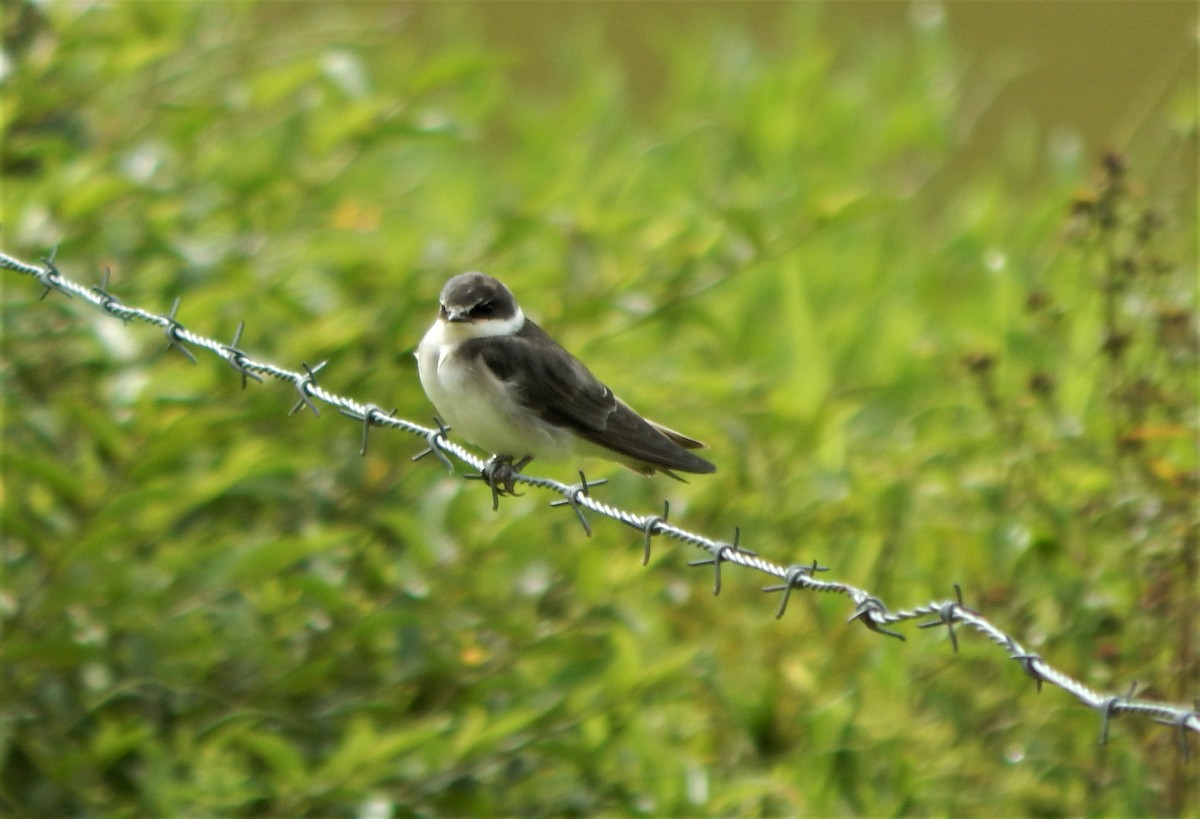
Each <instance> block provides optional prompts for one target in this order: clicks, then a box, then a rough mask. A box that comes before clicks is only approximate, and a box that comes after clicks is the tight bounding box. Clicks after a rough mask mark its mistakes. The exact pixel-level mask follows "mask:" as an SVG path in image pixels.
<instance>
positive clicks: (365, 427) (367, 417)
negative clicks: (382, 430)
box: [338, 404, 416, 461]
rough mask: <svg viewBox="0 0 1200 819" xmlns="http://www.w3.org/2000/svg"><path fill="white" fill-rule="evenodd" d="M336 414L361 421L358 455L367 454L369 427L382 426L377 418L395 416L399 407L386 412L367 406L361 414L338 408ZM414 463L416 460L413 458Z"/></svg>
mask: <svg viewBox="0 0 1200 819" xmlns="http://www.w3.org/2000/svg"><path fill="white" fill-rule="evenodd" d="M338 412H340V413H341V414H342V415H344V416H346V417H347V418H353V419H354V420H355V421H362V446H360V447H359V450H358V454H359V455H364V456H365V455H366V454H367V433H369V432H370V431H371V427H376V426H382V424H380V422H379V420H378V419H379V417H381V416H385V415H395V414H396V413H397V412H399V407H396V408H393V409H392V411H391V412H387V411H386V410H384V408H383V407H381V406H379V405H378V404H367V405H366V406H365V407H363V410H362V412H359V411H358V410H356V409H353V408H350V407H338ZM413 460H414V461H415V460H416V458H413Z"/></svg>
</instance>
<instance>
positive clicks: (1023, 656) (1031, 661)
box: [1008, 643, 1046, 694]
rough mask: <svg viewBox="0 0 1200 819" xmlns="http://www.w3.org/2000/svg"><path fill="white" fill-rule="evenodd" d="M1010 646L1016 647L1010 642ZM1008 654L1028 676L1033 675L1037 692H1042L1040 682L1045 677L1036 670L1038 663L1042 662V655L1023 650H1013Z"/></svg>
mask: <svg viewBox="0 0 1200 819" xmlns="http://www.w3.org/2000/svg"><path fill="white" fill-rule="evenodd" d="M1011 646H1012V647H1013V648H1014V649H1015V648H1017V646H1016V644H1015V643H1012V644H1011ZM1010 650H1012V649H1010ZM1008 656H1009V659H1013V660H1016V661H1017V662H1018V663H1019V664H1020V666H1021V669H1022V670H1023V671H1024V672H1025V673H1026V674H1028V675H1029V676H1030V677H1033V682H1034V685H1036V686H1037V692H1038V693H1039V694H1040V693H1042V682H1044V681H1045V679H1046V678H1045V677H1043V676H1042V672H1040V671H1038V664H1039V663H1041V662H1042V655H1041V654H1030V653H1027V652H1024V651H1014V653H1011V654H1009V655H1008Z"/></svg>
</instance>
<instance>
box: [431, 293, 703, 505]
mask: <svg viewBox="0 0 1200 819" xmlns="http://www.w3.org/2000/svg"><path fill="white" fill-rule="evenodd" d="M416 358H417V370H418V372H419V374H420V377H421V386H422V388H424V390H425V394H426V395H427V396H429V400H430V401H431V402H433V405H434V407H435V408H436V409H437V411H438V413H439V415H440V417H441V419H442V420H443V421H444V422H445V423H446V424H448V425H449V426H450V428H451V429H453V430H454V431H455V432H457V433H458V434H459V435H461V436H462V437H463V438H465V439H466V440H467V441H469V442H471V443H473V444H475V445H477V446H479V447H482V448H483V449H486V450H488V451H489V452H492V453H494V456H493V459H492V462H491V464H490V465H492V466H495V465H497V464H499V465H501V466H503V467H505V468H507V469H510V470H511V471H509V472H505V473H503V474H505V475H506V478H505V479H502V480H506V481H507V484H506V486H505V487H504V488H505V489H506V490H507V493H508V494H511V493H512V475H513V474H515V473H517V472H520V470H521V469H523V468H524V467H525V466H526V465H527V464H529V462H530V461H532V460H534V459H535V458H536V459H545V460H548V461H562V460H566V459H568V458H570V457H572V456H573V455H576V454H580V455H588V456H598V457H601V458H604V459H607V460H610V461H616V462H618V463H620V464H623V465H624V466H626V467H628V468H630V469H632V470H633V471H634V472H637V473H639V474H642V475H653V474H654V473H656V472H662V473H664V474H666V475H669V476H670V477H672V478H675V479H676V480H683V478H681V477H679V475H677V474H676V473H677V472H686V473H696V474H700V473H708V472H715V471H716V467H715V466H713V464H711V463H709V462H708V461H706V460H705V459H703V458H701V457H700V456H699V455H696V454H695V453H694V452H692V451H691V450H694V449H699V448H701V447H703V446H704V444H702V443H701V442H700V441H697V440H696V439H694V438H690V437H688V436H687V435H684V434H683V433H680V432H676V431H675V430H673V429H670V428H669V427H665V426H663V425H662V424H658V423H655V422H654V421H650V420H648V419H646V418H644V417H642V416H641V415H639V414H638V413H637V412H635V411H634V410H633V409H631V408H630V407H629V405H628V404H626V403H625V402H624V401H622V400H621V399H620V398H618V397H617V396H615V395H614V394H613V392H612V390H610V389H609V388H608V387H607V386H605V385H604V384H603V383H601V382H600V380H599V379H597V378H596V377H595V376H594V375H592V373H591V372H590V371H589V370H588V369H587V367H585V366H584V365H583V364H582V363H580V362H579V360H578V359H576V358H575V357H574V356H573V355H571V354H570V353H568V352H567V351H566V350H564V349H563V348H562V347H561V346H559V344H558V343H557V342H556V341H555V340H554V339H552V338H551V337H550V336H549V335H547V334H546V332H545V331H544V330H542V328H541V327H538V326H537V324H535V323H534V322H533V321H531V320H530V319H528V318H526V317H525V313H524V311H522V310H521V307H520V305H518V304H517V300H516V299H515V298H514V297H513V294H512V292H510V291H509V289H508V288H507V287H505V286H504V285H503V284H502V283H501V282H500V281H499V280H497V279H494V278H492V277H491V276H487V275H484V274H483V273H463V274H461V275H458V276H455V277H453V278H452V279H450V280H449V281H448V282H446V286H445V287H444V288H442V293H441V296H440V298H439V305H438V315H437V319H436V320H435V321H434V323H433V326H432V327H430V328H429V331H428V332H427V333H425V337H424V338H423V339H421V343H420V345H419V346H418V347H417V352H416ZM485 476H486V477H487V479H488V480H489V482H490V483H491V484H492V487H493V491H495V489H496V483H495V481H494V480H493V476H492V474H491V473H490V472H488V470H485Z"/></svg>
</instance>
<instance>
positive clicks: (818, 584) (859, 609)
mask: <svg viewBox="0 0 1200 819" xmlns="http://www.w3.org/2000/svg"><path fill="white" fill-rule="evenodd" d="M56 255H57V247H56V248H54V249H52V250H51V252H50V254H49V255H48V256H47V257H45V258H44V259H42V264H41V265H40V266H39V265H37V264H31V263H29V262H25V261H22V260H20V259H16V258H14V257H12V256H9V255H8V254H6V253H3V252H0V268H4V269H7V270H13V271H16V272H18V273H21V274H23V275H27V276H29V277H31V278H33V279H35V280H36V281H37V282H38V283H40V284H41V285H42V287H43V288H45V290H44V292H43V293H42V296H41V297H44V296H45V295H46V294H47V293H49V291H50V290H57V291H59V292H61V293H63V294H64V295H65V296H68V297H74V296H79V297H80V298H81V299H82V300H84V301H87V302H88V303H90V304H92V305H95V306H96V307H98V308H100V309H102V310H104V311H105V312H106V313H108V314H109V315H111V316H113V317H114V318H118V319H121V320H122V321H126V322H128V321H132V320H135V319H136V320H137V321H141V322H144V323H147V324H152V325H155V326H157V327H159V328H162V329H163V330H164V331H165V332H166V335H167V339H168V342H169V344H170V346H176V347H178V348H179V349H180V350H182V351H183V352H184V354H185V355H186V356H187V357H188V358H189V359H190V360H192V361H195V357H194V356H192V355H191V351H190V348H189V347H185V346H184V342H186V343H187V344H188V345H190V347H194V348H203V349H206V350H208V351H209V352H211V353H213V354H214V355H216V356H219V357H220V358H222V359H223V360H225V361H226V362H228V363H229V364H230V365H231V366H233V367H234V369H235V370H237V371H238V372H240V373H242V374H243V376H244V378H251V377H254V378H255V379H256V380H261V379H258V378H257V377H256V375H255V374H259V375H263V376H270V377H271V378H274V379H276V380H278V381H284V382H287V383H289V384H291V385H292V386H293V387H294V388H295V389H296V391H297V392H298V393H299V394H300V400H299V402H298V403H297V404H296V405H295V406H294V407H293V408H292V413H295V412H298V411H299V410H300V409H302V408H303V407H305V406H308V407H309V408H311V409H312V410H313V412H314V413H316V412H317V408H316V406H315V404H314V400H316V401H320V402H322V403H325V404H328V405H330V406H333V407H337V408H339V409H342V410H351V411H352V412H351V413H347V414H348V415H350V417H353V418H357V419H358V420H360V421H361V422H362V423H363V425H364V432H365V430H366V428H367V427H370V426H388V427H391V428H394V429H398V430H401V431H404V432H407V433H409V434H411V435H416V436H419V437H421V438H423V439H424V441H425V443H426V444H427V446H428V449H427V450H425V451H423V452H422V453H419V454H418V455H417V456H414V458H415V459H417V458H421V457H424V456H425V455H428V454H430V453H433V454H435V455H436V456H437V457H438V459H439V460H441V461H442V462H443V463H445V464H446V465H447V466H448V468H450V469H451V471H453V465H452V463H451V461H450V458H449V457H448V456H453V457H454V458H456V459H457V460H458V461H460V462H462V463H465V464H467V465H469V466H471V467H473V468H474V469H476V470H479V474H478V475H468V476H467V477H468V478H474V479H477V480H478V479H483V480H488V476H489V475H490V476H491V477H492V480H489V484H490V485H491V489H492V508H493V509H498V508H499V496H500V494H501V493H503V494H515V492H514V490H515V488H516V484H518V483H520V484H525V485H527V486H534V487H537V488H541V489H548V490H550V491H552V492H556V493H558V495H560V496H561V497H562V498H563V499H565V500H564V501H563V503H565V504H566V505H570V506H571V507H572V509H573V510H574V511H575V514H576V516H577V517H578V518H579V520H580V523H581V524H582V525H583V527H584V531H585V532H587V533H588V534H589V535H590V534H591V527H590V525H589V524H588V522H587V520H586V518H585V517H584V512H585V511H590V512H594V513H596V514H598V515H601V516H603V517H605V518H608V519H610V520H614V521H617V522H619V523H622V524H624V525H626V526H629V527H630V528H632V529H635V530H637V531H639V532H641V534H642V538H643V563H647V562H648V561H649V556H650V541H651V539H653V538H654V537H655V536H657V535H667V536H668V537H670V538H672V539H673V540H675V541H678V542H681V543H686V544H689V545H691V546H694V547H696V548H699V549H702V550H704V551H706V552H708V556H707V558H706V559H705V560H703V561H699V562H698V563H697V564H696V565H707V564H710V563H711V564H712V565H713V566H714V570H713V573H714V589H715V591H719V590H720V567H721V565H722V564H725V563H733V564H736V565H737V566H739V567H742V568H746V569H752V570H754V571H758V572H762V573H763V574H767V575H771V576H772V577H775V578H781V579H782V580H783V581H784V582H783V584H782V585H778V586H769V587H766V588H765V589H764V590H765V591H772V592H773V591H782V592H783V598H782V600H781V601H780V603H781V605H780V607H779V611H778V613H777V615H776V617H777V618H781V617H782V616H783V613H784V611H785V610H786V608H787V604H788V601H789V600H790V597H791V592H792V590H793V589H804V590H806V591H813V592H832V593H836V594H840V595H843V596H845V597H847V598H848V599H850V600H852V601H854V602H855V603H856V608H855V611H854V614H853V615H852V617H851V618H850V619H852V620H854V619H858V620H862V621H863V623H864V624H865V625H866V626H867V627H868V628H871V629H872V630H874V631H879V632H881V633H883V634H888V635H891V636H895V637H900V638H901V639H903V637H901V636H900V635H899V634H896V633H895V632H892V631H889V630H887V629H886V628H885V626H890V625H893V624H895V623H899V622H907V621H910V620H917V619H919V618H930V617H933V618H936V619H935V620H933V621H931V622H928V623H926V624H924V625H925V626H927V627H930V628H932V627H933V626H935V625H945V626H946V627H947V630H948V631H949V632H950V635H951V637H950V639H951V642H952V644H954V646H955V648H956V649H957V640H958V637H959V636H960V635H959V631H961V629H957V630H956V628H952V625H953V626H954V627H961V628H965V629H970V630H971V631H973V632H975V633H977V634H980V635H982V636H983V637H985V638H987V639H988V640H990V641H991V642H993V643H995V644H996V645H998V646H1000V647H1001V648H1002V649H1004V650H1006V651H1007V652H1008V655H1009V657H1011V658H1012V659H1014V660H1016V661H1017V662H1018V663H1019V664H1020V665H1021V668H1022V669H1023V670H1024V671H1025V673H1026V674H1028V675H1029V676H1030V677H1032V678H1033V679H1034V681H1035V682H1036V684H1037V687H1038V690H1041V687H1042V684H1043V683H1048V684H1050V685H1053V686H1055V687H1057V688H1061V689H1062V690H1064V691H1066V692H1068V693H1070V694H1071V695H1072V696H1074V697H1075V698H1076V699H1077V700H1078V701H1079V702H1080V703H1081V704H1083V705H1084V706H1086V707H1087V708H1090V709H1092V710H1095V711H1097V712H1099V713H1100V714H1101V715H1102V718H1103V720H1104V724H1103V727H1102V737H1101V739H1102V741H1104V740H1106V739H1107V736H1108V722H1109V720H1110V719H1111V718H1112V717H1114V716H1117V715H1118V714H1127V713H1135V714H1141V715H1143V716H1146V717H1149V718H1151V719H1153V720H1154V721H1156V722H1161V723H1163V724H1164V725H1170V726H1175V727H1177V728H1178V731H1179V735H1180V753H1181V754H1183V755H1184V756H1185V758H1186V756H1187V754H1188V753H1190V751H1189V749H1188V746H1187V741H1186V740H1187V732H1195V733H1200V703H1196V704H1195V705H1194V706H1190V707H1189V706H1180V705H1173V704H1170V703H1162V702H1153V701H1149V700H1138V699H1135V698H1134V689H1130V691H1129V693H1128V695H1126V696H1123V697H1122V696H1105V695H1104V694H1102V693H1099V692H1097V691H1094V690H1093V689H1091V688H1090V687H1088V686H1087V685H1085V684H1084V683H1083V682H1081V681H1080V680H1078V679H1075V678H1074V677H1071V676H1069V675H1067V674H1065V673H1063V672H1061V671H1059V670H1058V669H1056V668H1054V667H1053V666H1051V665H1049V664H1048V663H1047V662H1046V661H1045V660H1043V659H1042V657H1041V656H1040V655H1038V654H1034V653H1031V652H1029V651H1027V650H1026V649H1025V648H1023V647H1022V646H1021V645H1020V643H1018V642H1017V641H1016V639H1014V638H1013V637H1012V636H1011V635H1009V634H1007V633H1006V632H1005V631H1003V630H1002V629H1000V628H999V627H997V626H996V625H994V624H992V623H991V622H990V621H988V620H987V619H985V618H984V617H983V616H982V615H981V614H980V613H979V612H977V611H974V610H973V609H970V608H967V607H966V606H965V605H963V599H962V593H961V590H960V589H959V587H958V586H955V600H953V601H949V602H941V603H931V604H928V605H925V606H921V607H918V608H916V609H913V610H902V611H889V610H888V609H887V608H886V607H885V606H884V604H883V602H882V601H881V600H879V599H878V598H876V597H874V596H872V595H870V594H869V593H868V592H866V591H865V590H863V589H860V588H857V587H855V586H853V585H851V584H849V583H844V582H839V581H826V580H817V579H816V578H815V575H816V573H817V572H823V571H827V570H828V569H827V568H826V567H822V566H819V565H817V563H816V562H813V563H812V564H811V565H807V564H806V565H799V566H785V565H780V564H777V563H773V562H771V561H768V560H765V559H763V558H761V557H758V556H757V555H756V554H755V553H754V552H751V551H748V550H746V549H742V548H741V547H740V546H739V545H738V541H739V539H740V530H738V529H735V530H734V540H733V543H726V542H723V541H719V540H714V539H712V538H708V537H705V536H704V535H702V534H699V533H697V532H692V531H689V530H687V529H684V528H682V527H679V526H676V525H673V524H669V523H668V522H667V518H668V515H669V512H670V506H669V504H667V503H664V504H663V514H662V515H649V516H644V515H638V514H635V513H632V512H628V511H626V510H624V509H620V508H616V507H613V506H610V505H609V504H606V503H604V502H603V501H601V500H598V499H596V498H595V497H594V496H592V495H591V493H590V491H589V490H590V488H591V487H593V486H597V485H599V483H600V482H596V483H589V482H588V481H587V480H586V478H585V477H584V475H583V474H582V473H580V476H579V477H580V483H578V484H566V483H562V482H560V481H556V480H553V479H551V478H543V477H533V476H525V475H521V474H520V469H521V468H522V467H523V466H525V464H526V463H527V461H526V462H522V463H520V464H515V465H514V464H512V463H511V459H509V462H508V463H507V464H497V463H495V461H496V459H495V458H493V459H492V460H491V461H488V460H487V459H484V458H482V457H480V456H479V455H478V454H477V453H474V452H471V451H470V450H467V449H465V448H464V447H462V446H460V445H459V444H458V443H457V442H455V441H453V440H450V438H449V437H448V435H447V433H448V432H449V429H448V428H447V427H446V426H445V425H444V424H442V422H441V421H438V422H437V428H436V429H429V428H427V427H425V426H422V425H420V424H415V423H413V422H412V421H408V420H406V419H403V418H398V417H392V416H386V417H385V414H384V413H382V412H381V411H380V410H379V409H378V407H374V406H373V405H367V406H366V407H365V408H364V405H363V404H362V403H361V402H358V401H355V400H353V399H350V398H347V397H344V396H340V395H335V394H333V393H330V392H328V391H327V390H324V389H321V388H320V387H318V386H317V383H316V373H317V372H318V371H319V370H320V369H321V368H322V367H324V366H325V362H322V363H321V364H319V365H317V366H316V367H308V366H307V365H305V366H304V371H303V372H296V371H294V370H290V369H286V368H283V367H279V366H276V365H274V364H272V363H270V362H267V361H260V360H256V359H253V358H251V357H250V356H249V355H247V354H246V353H244V352H242V351H241V350H239V349H238V344H239V343H240V341H241V333H242V328H243V325H239V327H238V332H237V333H236V334H235V335H234V340H233V343H232V344H222V343H221V342H219V341H217V340H215V339H212V338H208V337H206V336H201V335H198V334H196V333H193V332H189V331H187V330H185V329H184V328H183V327H182V325H180V323H179V322H178V321H177V320H176V318H175V315H176V312H177V310H178V306H179V299H176V300H175V304H174V306H173V307H172V308H171V313H170V315H167V316H163V315H161V314H159V313H153V312H150V311H148V310H143V309H141V308H138V307H133V306H130V305H126V304H123V303H122V302H121V301H119V300H118V299H117V298H116V297H115V296H113V295H112V294H111V293H110V292H109V291H108V284H109V278H110V275H109V272H108V271H105V274H104V277H103V280H102V282H101V284H100V286H99V287H85V286H83V285H81V284H79V283H77V282H75V281H72V280H71V279H69V278H67V277H65V276H63V275H62V273H61V272H60V271H59V269H58V267H57V265H56V263H55V257H56ZM41 297H39V298H41ZM243 383H244V382H243ZM394 412H395V411H393V413H394ZM364 448H365V441H364ZM505 466H506V467H507V470H505V469H502V468H499V467H505ZM497 473H499V474H497ZM495 478H500V479H502V480H501V481H499V482H497V481H496V480H495ZM559 505H562V504H561V503H560V504H559Z"/></svg>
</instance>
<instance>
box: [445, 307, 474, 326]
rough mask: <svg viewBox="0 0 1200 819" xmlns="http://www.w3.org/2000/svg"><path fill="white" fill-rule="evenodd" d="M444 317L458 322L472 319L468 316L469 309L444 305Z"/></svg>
mask: <svg viewBox="0 0 1200 819" xmlns="http://www.w3.org/2000/svg"><path fill="white" fill-rule="evenodd" d="M442 318H444V319H445V320H446V321H451V322H456V323H462V322H466V321H469V320H470V319H469V318H468V316H467V311H466V310H462V309H460V308H458V307H443V308H442Z"/></svg>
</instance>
